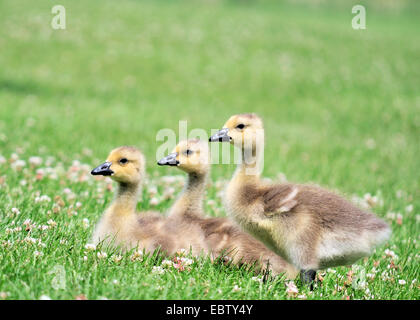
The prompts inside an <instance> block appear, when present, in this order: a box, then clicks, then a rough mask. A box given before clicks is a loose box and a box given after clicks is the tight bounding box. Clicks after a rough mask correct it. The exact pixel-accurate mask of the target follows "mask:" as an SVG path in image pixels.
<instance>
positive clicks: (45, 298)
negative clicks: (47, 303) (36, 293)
mask: <svg viewBox="0 0 420 320" xmlns="http://www.w3.org/2000/svg"><path fill="white" fill-rule="evenodd" d="M39 300H51V298H50V297H49V296H47V295H45V294H43V295H42V296H40V297H39Z"/></svg>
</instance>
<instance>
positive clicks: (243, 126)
mask: <svg viewBox="0 0 420 320" xmlns="http://www.w3.org/2000/svg"><path fill="white" fill-rule="evenodd" d="M243 128H245V125H244V124H243V123H240V124H238V125H237V126H236V129H241V130H242V129H243Z"/></svg>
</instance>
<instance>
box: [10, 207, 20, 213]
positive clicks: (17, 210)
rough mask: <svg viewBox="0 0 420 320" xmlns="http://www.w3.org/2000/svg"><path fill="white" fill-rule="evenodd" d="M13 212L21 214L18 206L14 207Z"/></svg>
mask: <svg viewBox="0 0 420 320" xmlns="http://www.w3.org/2000/svg"><path fill="white" fill-rule="evenodd" d="M11 211H12V213H13V214H15V215H19V214H20V210H19V209H18V208H12V210H11Z"/></svg>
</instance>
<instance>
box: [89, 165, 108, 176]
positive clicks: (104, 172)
mask: <svg viewBox="0 0 420 320" xmlns="http://www.w3.org/2000/svg"><path fill="white" fill-rule="evenodd" d="M111 164H112V162H105V163H102V164H101V165H100V166H99V167H96V168H95V169H93V170H92V171H91V172H90V174H92V175H94V176H98V175H101V176H110V175H112V174H113V173H114V171H112V170H111V169H110V167H111Z"/></svg>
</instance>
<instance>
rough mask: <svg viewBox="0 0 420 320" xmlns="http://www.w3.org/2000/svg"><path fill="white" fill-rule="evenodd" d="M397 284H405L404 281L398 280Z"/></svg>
mask: <svg viewBox="0 0 420 320" xmlns="http://www.w3.org/2000/svg"><path fill="white" fill-rule="evenodd" d="M398 284H400V285H405V284H406V281H405V280H398Z"/></svg>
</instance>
